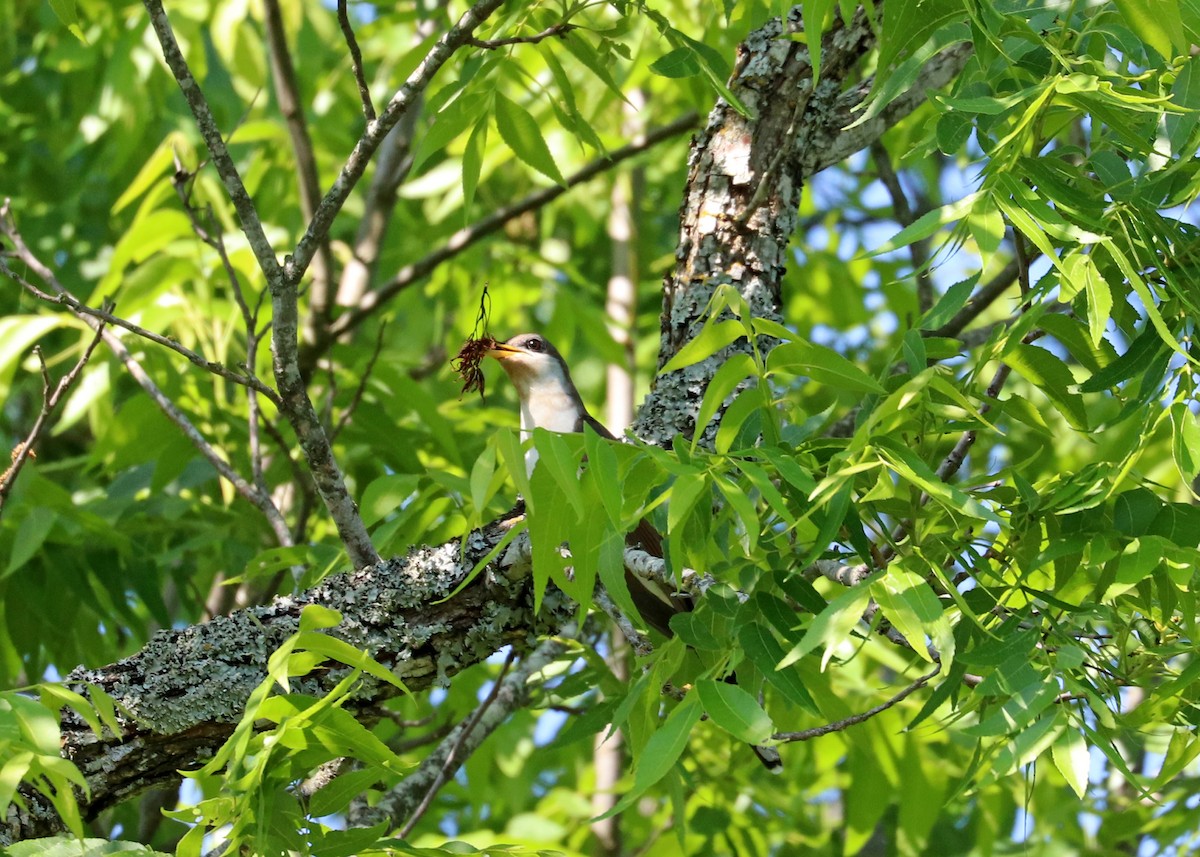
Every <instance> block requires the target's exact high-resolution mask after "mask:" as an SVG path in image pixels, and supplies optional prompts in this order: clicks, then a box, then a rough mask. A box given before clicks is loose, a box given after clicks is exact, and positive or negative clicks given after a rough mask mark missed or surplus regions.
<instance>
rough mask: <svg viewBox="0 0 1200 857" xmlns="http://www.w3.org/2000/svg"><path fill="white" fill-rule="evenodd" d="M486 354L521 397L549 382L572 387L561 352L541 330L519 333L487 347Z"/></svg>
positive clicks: (558, 385)
mask: <svg viewBox="0 0 1200 857" xmlns="http://www.w3.org/2000/svg"><path fill="white" fill-rule="evenodd" d="M487 354H488V356H489V357H494V358H496V359H497V360H498V361H500V365H501V367H503V369H504V372H505V374H507V375H508V377H509V378H510V379H511V380H512V382H513V385H514V386H515V387H516V388H517V392H518V393H519V394H520V395H521V397H522V398H525V397H527V396H528V395H529V394H530V392H532V391H534V390H535V389H536V388H538V387H543V386H548V385H552V386H556V387H560V388H563V389H567V388H569V389H571V390H573V389H574V385H573V384H572V383H571V377H570V375H569V374H568V373H567V364H566V363H565V362H564V361H563V359H562V355H561V354H559V353H558V349H557V348H555V347H554V346H553V345H551V344H550V341H549V340H548V339H546V337H544V336H542V335H541V334H540V333H519V334H517V335H516V336H514V337H512V338H511V339H509V340H508V341H507V342H502V343H500V344H499V345H497V346H496V347H494V348H490V349H488V352H487Z"/></svg>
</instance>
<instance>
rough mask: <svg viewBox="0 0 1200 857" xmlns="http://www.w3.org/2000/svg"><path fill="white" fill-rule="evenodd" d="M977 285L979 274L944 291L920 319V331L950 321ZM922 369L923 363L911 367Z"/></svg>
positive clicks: (938, 326) (917, 370)
mask: <svg viewBox="0 0 1200 857" xmlns="http://www.w3.org/2000/svg"><path fill="white" fill-rule="evenodd" d="M978 284H979V274H978V273H977V274H975V275H974V276H972V277H968V278H967V279H965V280H960V281H959V282H957V283H955V284H954V285H952V286H951V287H950V288H948V289H946V293H945V294H943V295H942V296H941V297H940V298H938V301H937V303H935V304H934V305H933V306H932V307H931V308H930V310H929V312H927V313H925V317H924V318H923V319H921V324H920V327H921V329H922V330H937V329H938V328H940V327H942V326H943V325H944V324H946V322H948V321H950V319H952V318H954V316H955V315H957V314H958V311H959V310H960V309H962V308H963V307H964V306H966V305H967V300H968V299H970V297H971V292H972V291H974V289H975V286H977V285H978ZM923 368H925V364H924V363H922V364H921V365H920V366H913V367H912V371H914V372H919V371H920V370H921V369H923Z"/></svg>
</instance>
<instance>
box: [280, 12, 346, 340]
mask: <svg viewBox="0 0 1200 857" xmlns="http://www.w3.org/2000/svg"><path fill="white" fill-rule="evenodd" d="M263 24H264V28H265V30H266V35H267V51H268V54H269V55H270V59H271V79H272V80H273V81H274V83H275V98H276V99H277V100H278V101H279V111H280V112H281V113H282V114H283V118H284V122H285V124H286V125H287V129H288V138H289V139H290V140H291V143H292V154H293V155H295V161H296V182H297V186H298V189H299V191H300V213H301V215H302V216H303V217H304V219H305V220H310V219H311V218H312V216H313V214H314V213H315V212H316V209H317V205H318V204H319V203H320V201H321V188H320V184H319V181H320V180H319V179H318V177H317V156H316V152H315V151H314V149H313V143H312V137H311V135H310V134H309V133H308V122H307V121H306V119H305V116H304V104H303V101H302V99H301V97H300V81H299V79H298V78H297V77H296V66H295V63H293V62H292V53H291V49H290V48H289V46H288V40H287V33H286V32H285V31H284V27H283V12H282V10H281V9H280V8H279V0H264V3H263ZM333 271H334V261H333V250H332V248H331V247H330V243H329V236H328V234H326V235H325V236H323V237H322V238H321V240H320V241H319V242H318V243H317V253H316V255H315V256H314V257H313V265H312V277H311V279H310V282H309V287H308V318H307V324H308V326H309V328H310V331H309V335H310V336H311V335H312V334H311V330H312V329H316V328H320V327H324V326H325V325H326V324H328V323H329V318H330V313H331V312H332V311H333Z"/></svg>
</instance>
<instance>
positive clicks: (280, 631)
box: [0, 520, 572, 841]
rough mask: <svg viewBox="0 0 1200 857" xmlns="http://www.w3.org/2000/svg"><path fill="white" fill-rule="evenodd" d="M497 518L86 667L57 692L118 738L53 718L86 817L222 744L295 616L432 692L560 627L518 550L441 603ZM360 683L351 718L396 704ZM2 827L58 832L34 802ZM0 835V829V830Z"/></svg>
mask: <svg viewBox="0 0 1200 857" xmlns="http://www.w3.org/2000/svg"><path fill="white" fill-rule="evenodd" d="M506 532H507V522H506V521H504V520H500V521H496V522H493V523H492V524H490V525H488V526H486V527H484V528H482V529H480V530H476V531H475V532H473V533H471V534H470V536H468V538H467V539H466V543H465V545H466V547H465V551H464V550H462V549H460V546H459V542H458V541H454V542H450V543H448V544H444V545H439V546H437V547H422V548H418V549H415V550H413V551H412V552H411V553H410V554H409V555H408V556H406V557H403V558H399V559H390V560H386V561H384V562H381V563H379V564H378V565H375V566H372V567H370V568H364V569H360V570H358V571H354V572H348V573H346V574H340V575H335V576H333V577H330V578H328V579H327V580H326V581H324V582H323V583H321V584H320V585H318V586H316V587H314V588H312V589H310V590H309V591H307V592H305V593H303V594H302V595H296V596H289V597H282V598H277V599H276V600H275V601H274V602H272V603H271V604H269V605H267V606H264V607H258V608H253V609H249V610H243V611H241V612H238V613H234V614H232V615H230V616H228V617H219V618H217V619H214V620H212V621H211V622H207V623H204V624H201V625H195V626H192V627H190V628H186V629H183V630H178V631H165V632H161V633H159V634H158V635H157V636H156V637H155V638H154V639H153V640H151V641H150V643H148V644H147V645H146V646H145V648H143V649H142V650H141V651H140V652H138V653H137V654H135V655H133V656H131V657H129V658H126V659H125V660H123V661H119V662H117V663H115V664H110V665H109V666H106V667H101V668H99V669H92V670H85V669H78V670H75V671H74V672H73V673H72V674H71V675H70V676H69V677H68V678H67V682H68V683H69V684H70V685H71V686H73V687H74V688H76V689H78V690H79V691H80V692H81V693H83V694H85V695H87V694H88V693H89V692H90V691H89V688H90V687H95V688H98V689H99V690H102V691H103V692H104V693H106V694H108V695H109V696H111V697H112V698H113V700H114V701H115V702H116V703H117V706H118V711H119V712H121V714H120V719H121V724H122V728H123V730H124V731H123V734H121V735H112V734H110V733H108V732H106V733H105V734H104V736H103V737H100V738H98V737H97V736H96V735H95V733H93V732H92V731H91V729H90V728H89V727H88V726H87V724H86V723H84V722H83V721H82V720H81V719H80V718H78V717H77V716H76V715H74V714H72V713H70V712H66V713H65V714H64V718H63V755H64V756H65V757H67V758H69V759H70V760H71V761H73V762H74V763H75V764H76V765H77V766H78V767H79V769H80V771H82V773H83V774H84V776H85V777H86V778H87V780H88V784H89V787H90V789H91V794H90V796H88V797H87V798H82V797H81V801H82V809H83V812H84V815H85V817H90V816H94V815H95V814H96V813H97V812H99V811H101V810H103V809H105V808H106V807H109V806H112V805H114V804H116V803H117V802H119V801H121V800H124V799H125V798H128V797H131V796H133V795H135V794H137V793H139V792H141V791H144V790H145V789H148V788H151V787H153V786H155V785H158V784H161V783H163V782H167V781H170V780H172V779H173V778H174V777H175V772H176V771H178V770H181V769H186V768H190V767H194V766H195V765H196V764H197V763H198V762H200V761H202V760H203V759H205V758H207V757H208V756H210V755H211V754H212V752H213V751H214V750H216V748H217V747H219V746H220V745H221V743H222V742H223V741H224V740H225V738H227V737H228V735H229V734H230V733H231V731H232V730H233V727H234V725H235V724H236V723H237V722H238V720H239V718H240V717H241V714H242V709H243V708H244V706H245V703H246V699H247V697H248V696H249V694H250V692H251V691H252V690H253V689H254V688H255V687H256V686H257V685H258V684H259V683H260V682H261V681H262V680H263V678H264V677H265V676H266V666H267V659H268V657H269V656H270V654H271V652H272V651H274V650H275V649H276V648H277V647H278V646H279V645H280V643H282V642H283V641H284V640H285V639H287V638H288V637H289V636H290V635H292V634H294V633H295V632H296V631H297V629H298V626H299V625H298V623H299V619H300V612H301V610H303V608H304V607H305V606H306V605H308V604H319V605H321V606H324V607H328V608H331V609H334V610H337V611H339V612H340V613H341V614H342V617H343V618H342V622H341V624H340V625H338V626H337V627H336V628H334V629H332V630H331V631H330V633H331V634H333V635H334V636H337V637H339V638H340V639H342V640H345V641H346V642H348V643H350V644H351V645H352V646H354V647H355V648H357V649H363V650H366V651H368V652H370V654H371V655H372V656H373V657H374V658H375V659H377V660H379V661H380V662H381V663H383V664H385V665H386V666H387V667H389V668H390V669H392V670H393V671H394V673H395V674H396V676H397V677H398V678H400V679H401V680H402V681H403V682H404V684H405V685H406V686H407V687H408V689H409V690H411V691H421V690H425V689H427V688H429V687H430V686H433V685H435V684H445V683H446V682H447V681H448V680H449V679H450V677H452V676H453V675H455V674H456V673H458V672H460V671H461V670H463V669H465V668H466V667H468V666H471V665H472V664H476V663H478V662H480V661H482V660H484V659H485V658H487V657H488V656H489V655H491V654H492V653H493V652H495V651H496V650H497V649H499V648H500V647H501V646H504V645H510V644H511V645H515V646H517V647H518V648H525V647H527V646H529V645H531V644H532V643H533V642H534V641H535V640H536V638H537V637H538V635H540V634H546V633H552V632H554V631H556V630H557V629H558V628H559V627H560V626H561V625H562V624H563V623H565V622H567V621H569V619H570V618H571V613H572V607H571V605H569V604H568V603H567V601H566V599H565V598H564V597H563V596H561V595H560V594H557V593H554V592H551V593H549V594H548V595H547V598H546V599H545V600H544V601H543V605H542V612H541V614H540V615H537V616H535V614H534V612H533V594H532V591H531V587H530V576H529V574H528V563H529V554H528V552H527V551H509V552H507V553H506V554H505V558H504V559H503V560H502V561H498V562H495V563H493V564H491V565H489V566H488V567H487V568H486V569H485V570H484V571H482V572H481V573H480V574H479V575H478V576H477V577H476V578H475V579H474V580H472V581H471V583H469V584H468V585H467V586H466V587H464V588H463V590H462V591H461V592H459V593H458V594H457V595H455V596H454V597H453V598H451V599H449V600H445V599H446V596H447V595H449V594H450V593H451V592H452V591H453V590H454V588H455V586H456V585H458V584H459V583H460V582H461V581H462V580H463V578H464V577H466V575H467V574H468V573H469V572H470V571H471V569H472V568H474V566H475V565H476V563H478V562H479V561H481V560H482V558H483V557H485V556H486V555H487V554H488V553H489V552H490V551H491V550H492V549H493V548H494V547H495V546H496V545H497V544H498V543H499V542H500V540H501V539H502V538H503V537H504V534H505V533H506ZM343 675H344V672H342V671H340V670H339V669H338V668H337V667H336V665H333V668H331V669H329V670H325V671H318V672H317V673H314V674H312V675H310V676H308V677H306V678H303V679H300V680H299V681H296V680H293V682H292V689H293V690H294V691H298V692H301V693H311V694H321V693H323V692H324V691H326V690H328V689H329V688H330V687H332V686H333V684H335V683H336V682H337V681H338V680H339V679H340V678H341V677H342V676H343ZM396 692H397V691H396V689H395V688H394V687H392V686H391V685H389V684H387V683H384V682H378V681H374V680H371V679H369V678H366V677H364V681H363V684H362V689H361V691H360V692H359V695H358V697H357V698H356V700H355V701H354V702H352V703H350V709H351V710H355V709H356V708H357V709H358V710H364V711H369V710H370V709H371V707H372V706H374V705H376V704H378V703H379V702H380V701H381V700H383V699H386V698H388V697H390V696H392V695H394V694H395V693H396ZM24 797H25V798H26V800H27V801H28V803H29V805H28V807H27V809H26V810H25V811H23V812H17V813H16V814H15V815H14V816H12V817H10V818H9V819H8V821H7V831H6V832H7V833H8V835H9V836H10V837H11V838H12V839H13V840H14V841H15V840H18V839H25V838H30V837H34V836H44V835H49V834H50V833H53V832H55V831H57V830H59V829H60V828H61V825H60V824H59V821H58V818H57V816H55V815H54V813H53V811H52V810H51V809H50V808H49V806H47V805H45V804H44V803H40V802H39V801H38V799H37V797H36V795H33V794H26V795H24ZM2 829H3V828H0V830H2Z"/></svg>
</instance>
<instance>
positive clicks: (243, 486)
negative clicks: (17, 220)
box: [0, 202, 292, 546]
mask: <svg viewBox="0 0 1200 857" xmlns="http://www.w3.org/2000/svg"><path fill="white" fill-rule="evenodd" d="M0 229H3V230H4V234H5V235H6V236H8V238H9V240H11V241H12V242H13V244H14V245H15V248H16V249H15V252H16V254H17V257H18V258H20V259H21V261H23V262H25V263H26V264H27V265H29V267H30V269H31V270H33V271H34V273H36V274H37V275H38V276H39V277H41V278H42V281H43V282H44V283H45V284H46V285H47V286H48V287H49V288H50V289H51V291H53V292H54V293H55V295H57V296H59V297H62V296H66V297H68V298H70V300H72V301H73V300H74V297H73V296H71V295H69V293H68V292H67V290H66V288H65V287H64V286H63V285H62V284H61V283H60V282H59V281H58V278H57V277H55V276H54V272H53V271H51V270H50V269H49V268H48V267H47V266H46V265H45V264H43V263H42V262H41V260H39V259H38V258H37V257H36V256H34V255H33V252H32V251H30V249H29V248H28V247H26V246H25V243H24V241H22V240H21V236H20V233H19V232H17V230H16V228H15V226H13V225H12V222H11V215H10V213H9V211H8V204H7V202H6V203H5V205H4V206H3V207H0ZM0 272H2V273H4V274H5V275H6V276H8V277H10V278H12V279H13V280H15V281H16V282H18V283H21V284H22V286H28V287H30V288H34V289H36V287H35V286H32V284H27V283H26V281H25V280H24V278H23V277H20V276H19V275H17V274H16V273H14V272H13V271H12V270H11V269H10V268H9V267H8V265H7V263H5V261H4V259H3V257H0ZM38 291H40V290H38ZM48 297H50V299H51V300H55V301H56V302H59V299H58V298H55V297H52V296H48ZM61 302H62V303H63V304H64V305H66V306H68V307H70V303H69V301H66V300H62V301H61ZM72 312H74V313H75V315H76V317H77V318H79V319H80V320H82V321H83V323H84V324H86V325H87V326H88V327H90V328H92V330H95V331H97V332H98V334H99V336H100V337H101V338H102V339H103V340H104V344H105V345H106V346H107V347H108V349H109V350H110V351H112V353H113V354H114V355H115V356H116V358H117V359H118V360H120V361H121V364H122V365H123V366H124V367H125V370H126V371H127V372H128V373H129V374H130V376H131V377H132V378H133V380H134V381H136V382H137V384H138V386H139V387H141V388H142V390H143V391H145V393H146V394H147V395H148V396H150V398H151V399H152V400H153V401H154V403H155V404H156V405H158V408H159V410H161V411H162V412H163V415H164V416H166V418H167V419H168V420H170V421H171V422H173V423H174V424H175V425H176V426H177V427H178V428H179V430H180V431H182V432H183V434H184V436H185V437H186V438H187V439H188V440H189V441H191V443H192V445H193V446H194V447H196V450H197V451H198V452H199V453H200V454H201V455H202V456H204V458H205V459H206V460H207V461H208V463H209V464H211V465H212V466H213V468H214V469H215V470H216V471H217V473H218V474H220V475H221V476H222V477H224V478H225V480H226V481H228V482H229V484H230V485H232V486H233V487H234V490H236V491H237V492H238V494H240V495H241V496H242V497H244V498H245V499H246V500H248V501H250V502H251V503H252V504H253V505H254V506H255V507H257V508H258V509H259V511H261V512H262V513H263V515H264V516H265V517H266V519H267V523H268V524H270V526H271V530H272V531H273V532H274V533H275V537H276V538H277V539H278V540H279V543H280V544H281V545H284V546H287V545H291V544H292V539H291V533H290V531H289V530H288V526H287V522H286V521H285V520H284V519H283V515H281V514H280V512H279V509H278V508H276V506H275V504H274V503H273V502H272V501H271V498H270V497H269V496H268V495H267V494H266V493H265V492H263V491H260V490H259V489H258V488H257V487H256V486H254V485H252V484H250V483H249V482H247V481H246V480H245V479H244V478H242V476H241V474H239V473H238V472H237V471H236V470H234V469H233V467H232V466H230V464H229V462H227V461H226V460H225V459H224V458H222V457H221V456H220V455H219V454H218V453H217V451H216V449H214V448H213V446H212V444H210V443H209V442H208V440H207V439H205V437H204V435H203V434H201V433H200V431H199V429H197V428H196V427H195V426H194V425H192V422H191V420H189V419H188V418H187V415H186V414H184V413H183V411H182V410H180V409H179V407H178V406H177V405H176V404H175V403H174V402H173V401H171V399H170V397H169V396H167V394H166V393H164V392H163V391H162V390H161V389H160V388H159V386H158V385H157V384H155V383H154V379H152V378H151V377H150V376H149V375H148V374H147V373H146V370H145V369H143V368H142V365H141V364H140V363H139V362H138V361H137V360H136V359H135V358H134V356H133V355H132V354H130V353H129V349H127V348H126V347H125V344H124V343H123V342H121V340H120V339H119V338H118V337H117V336H116V335H115V334H114V333H113V332H112V331H111V330H103V329H102V328H103V325H104V321H106V319H104V320H101V319H97V318H95V317H93V316H92V315H89V314H87V313H85V312H83V311H82V310H74V309H72ZM108 315H111V313H109V314H108ZM113 318H115V316H113ZM268 389H269V388H268Z"/></svg>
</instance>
